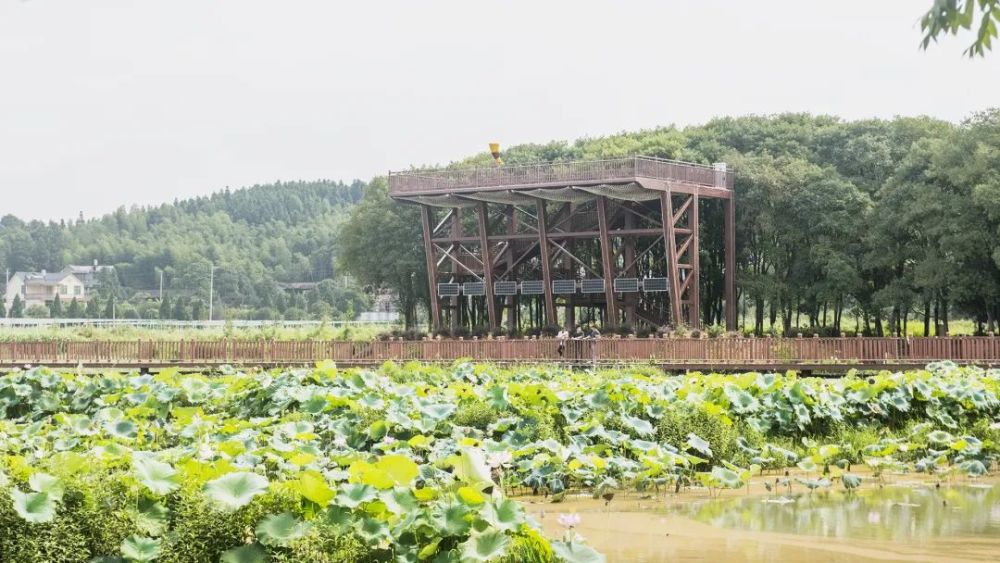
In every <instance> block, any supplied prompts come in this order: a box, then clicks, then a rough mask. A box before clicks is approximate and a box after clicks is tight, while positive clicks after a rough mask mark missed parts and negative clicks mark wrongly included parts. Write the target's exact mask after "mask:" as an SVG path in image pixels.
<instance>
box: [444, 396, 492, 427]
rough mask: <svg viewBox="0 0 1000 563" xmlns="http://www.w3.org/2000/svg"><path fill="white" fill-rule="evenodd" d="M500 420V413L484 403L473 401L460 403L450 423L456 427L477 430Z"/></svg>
mask: <svg viewBox="0 0 1000 563" xmlns="http://www.w3.org/2000/svg"><path fill="white" fill-rule="evenodd" d="M498 418H500V413H498V412H497V411H496V409H494V408H493V407H491V406H489V405H488V404H486V403H485V402H484V401H480V400H478V399H477V400H473V401H466V402H464V403H462V404H461V405H460V406H459V407H458V410H456V411H455V414H454V417H453V418H452V422H453V423H454V424H456V425H458V426H470V427H472V428H478V429H479V430H486V428H487V427H488V426H489V425H490V424H493V423H494V422H496V420H497V419H498Z"/></svg>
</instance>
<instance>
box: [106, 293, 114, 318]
mask: <svg viewBox="0 0 1000 563" xmlns="http://www.w3.org/2000/svg"><path fill="white" fill-rule="evenodd" d="M115 313H116V311H115V296H114V294H111V295H108V300H107V302H106V304H105V305H104V318H105V319H113V318H115Z"/></svg>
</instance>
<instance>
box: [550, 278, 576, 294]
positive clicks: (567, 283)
mask: <svg viewBox="0 0 1000 563" xmlns="http://www.w3.org/2000/svg"><path fill="white" fill-rule="evenodd" d="M552 293H558V294H560V295H566V294H573V293H576V280H552Z"/></svg>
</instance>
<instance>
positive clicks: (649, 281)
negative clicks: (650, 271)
mask: <svg viewBox="0 0 1000 563" xmlns="http://www.w3.org/2000/svg"><path fill="white" fill-rule="evenodd" d="M642 290H643V291H645V292H647V293H648V292H653V291H666V290H667V278H646V279H644V280H642Z"/></svg>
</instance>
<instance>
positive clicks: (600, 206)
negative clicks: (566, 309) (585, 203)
mask: <svg viewBox="0 0 1000 563" xmlns="http://www.w3.org/2000/svg"><path fill="white" fill-rule="evenodd" d="M597 225H598V229H599V230H600V233H601V236H600V241H601V268H602V270H603V271H604V296H605V302H606V304H607V305H606V306H607V310H608V324H609V325H611V327H612V328H613V327H617V326H618V303H616V300H615V288H614V278H615V276H614V270H613V265H612V264H611V237H609V236H608V210H607V198H604V197H599V198H597Z"/></svg>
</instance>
